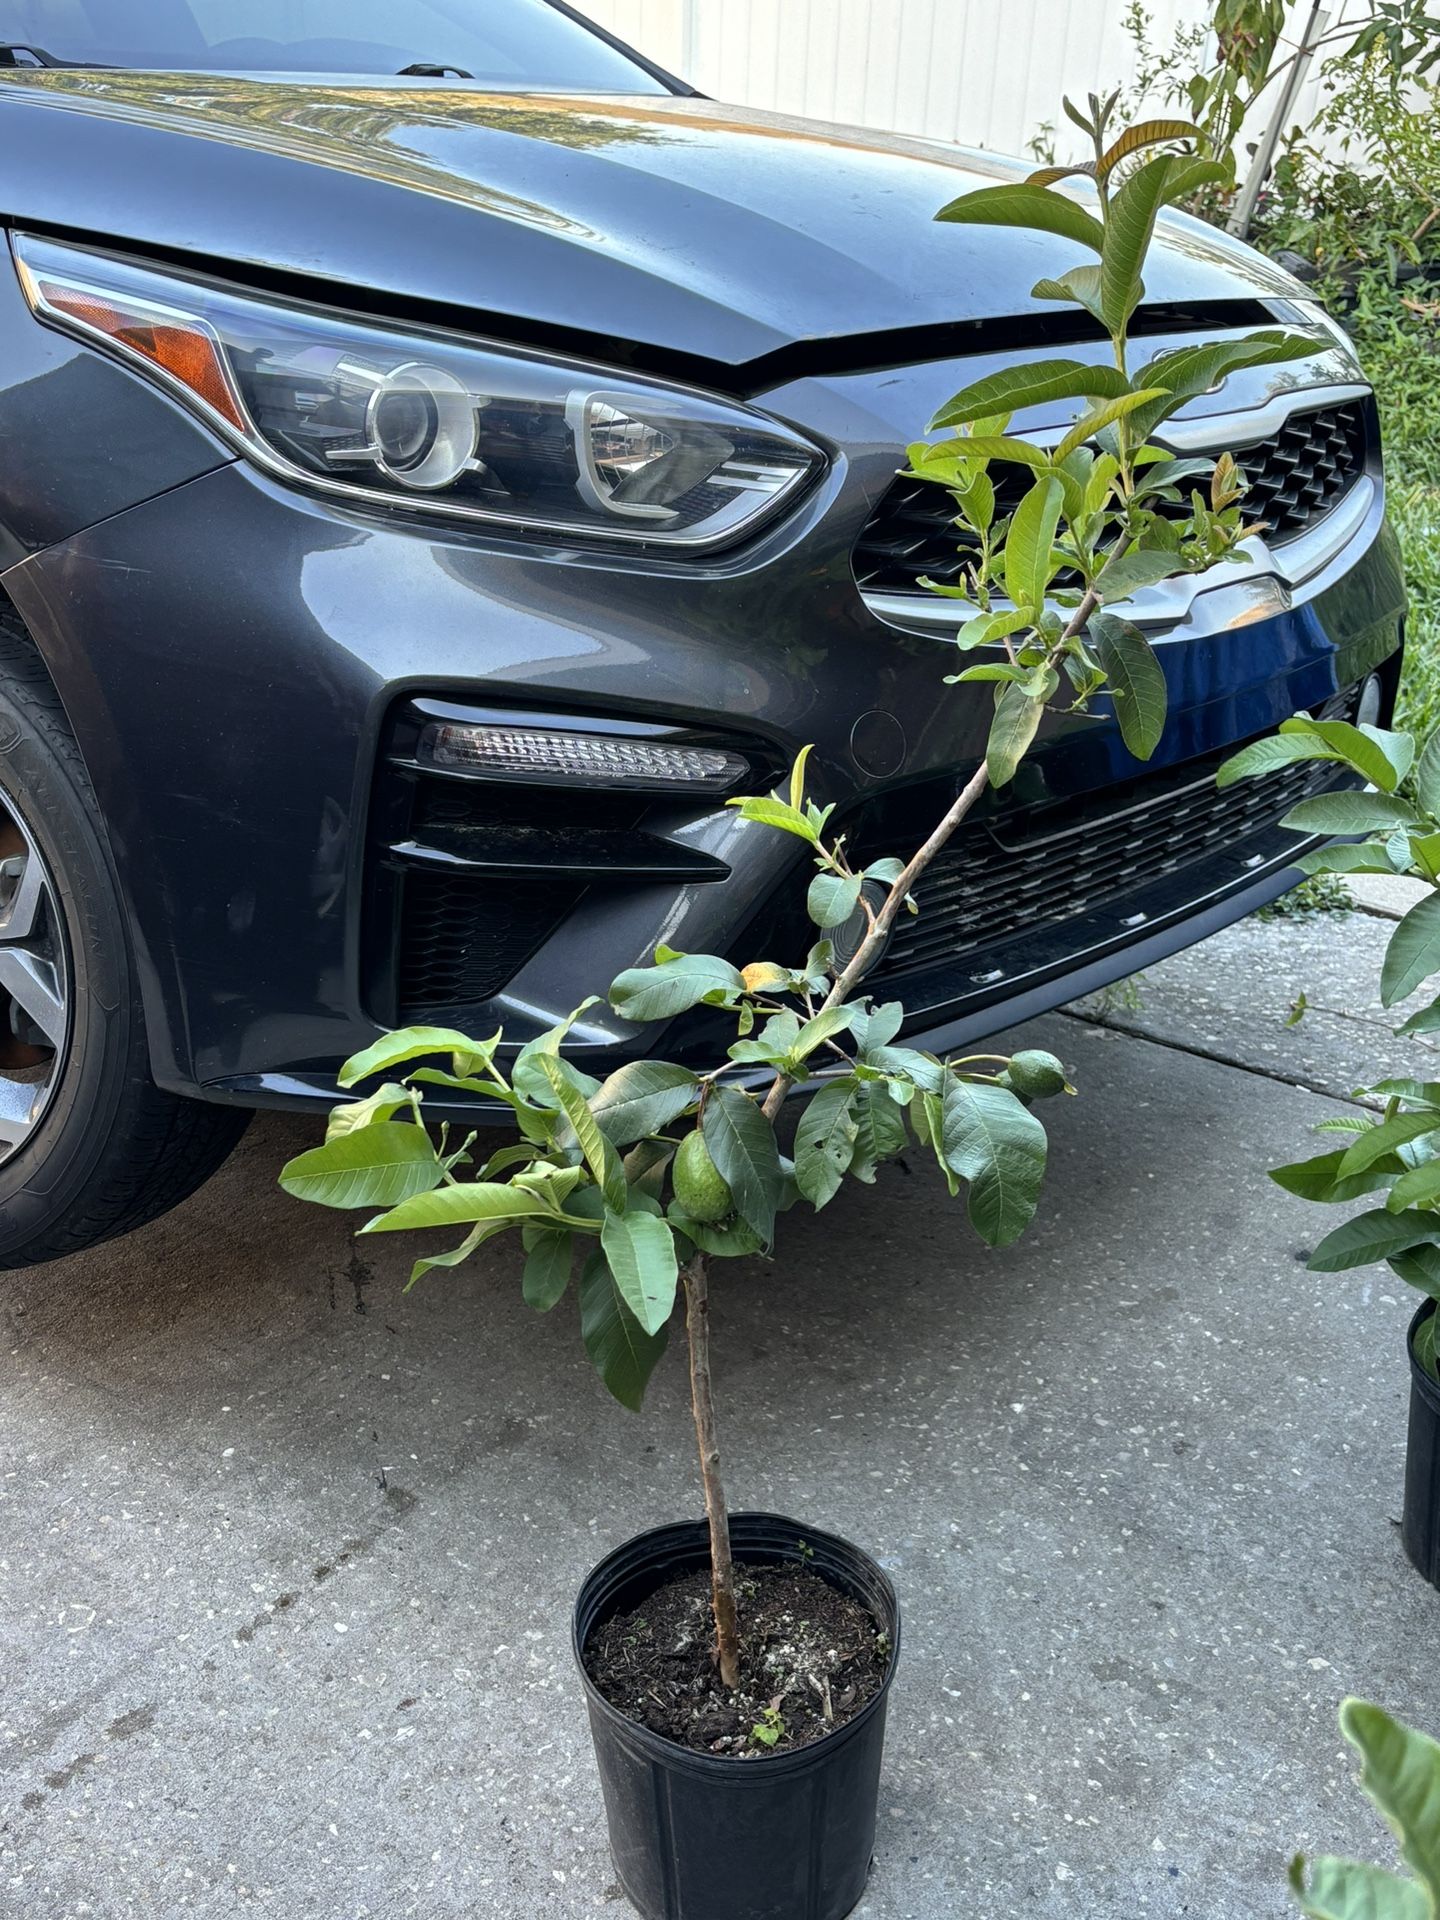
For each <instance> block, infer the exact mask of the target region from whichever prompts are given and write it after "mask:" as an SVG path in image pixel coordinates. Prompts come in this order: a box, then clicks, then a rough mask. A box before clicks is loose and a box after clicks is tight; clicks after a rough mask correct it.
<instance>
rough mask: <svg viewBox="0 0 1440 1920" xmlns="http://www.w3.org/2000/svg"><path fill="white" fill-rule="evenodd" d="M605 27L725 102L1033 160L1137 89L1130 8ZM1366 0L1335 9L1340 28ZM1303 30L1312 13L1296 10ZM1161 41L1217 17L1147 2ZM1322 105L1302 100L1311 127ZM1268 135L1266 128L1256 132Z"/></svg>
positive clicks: (663, 17)
mask: <svg viewBox="0 0 1440 1920" xmlns="http://www.w3.org/2000/svg"><path fill="white" fill-rule="evenodd" d="M577 3H578V4H579V5H580V6H581V8H582V10H583V11H585V12H587V13H589V14H590V15H591V16H592V17H593V18H594V19H595V20H597V21H599V22H600V24H601V25H602V26H606V27H608V28H610V30H611V31H612V32H614V33H618V34H620V35H621V37H622V38H624V39H626V40H629V41H631V42H632V43H633V44H634V45H635V46H637V47H639V48H641V49H642V50H643V51H644V52H646V53H648V54H649V55H650V56H651V58H652V59H655V60H658V61H659V62H660V63H661V64H662V65H663V66H667V67H669V68H670V69H671V70H672V71H674V72H676V73H679V74H681V75H683V76H684V77H685V78H686V79H687V80H691V81H693V82H694V84H695V85H696V86H698V87H699V88H700V89H701V90H702V91H703V92H705V93H708V94H713V95H714V96H715V97H716V98H717V99H720V100H728V101H734V102H737V103H738V104H741V105H745V106H754V107H771V108H775V109H778V110H779V111H781V112H785V113H797V114H805V115H808V116H810V117H811V118H813V119H817V120H838V121H842V122H848V123H851V124H854V125H858V126H871V127H888V128H894V129H898V130H899V131H901V132H904V133H917V134H925V135H928V136H929V137H931V138H932V139H938V140H956V141H959V142H960V143H961V144H962V145H965V146H976V147H989V148H992V149H994V150H996V151H999V152H1009V153H1013V152H1017V151H1022V152H1023V151H1024V149H1025V146H1026V142H1027V141H1028V140H1029V139H1030V138H1031V136H1032V135H1034V134H1035V133H1036V132H1038V130H1039V129H1040V127H1041V126H1042V125H1043V124H1044V123H1045V122H1046V121H1050V122H1052V123H1056V124H1058V125H1059V126H1060V128H1061V132H1060V134H1059V143H1060V150H1061V152H1062V153H1065V154H1067V155H1069V154H1071V153H1073V152H1074V151H1075V150H1076V146H1077V143H1078V136H1076V135H1075V134H1074V132H1073V129H1071V128H1070V127H1069V125H1068V123H1066V122H1065V121H1064V120H1063V119H1062V117H1061V113H1060V99H1061V96H1062V94H1063V93H1065V92H1069V93H1071V94H1074V95H1079V96H1081V97H1083V96H1084V95H1085V94H1086V93H1088V92H1090V91H1092V90H1093V91H1097V92H1098V91H1102V90H1104V89H1107V88H1110V87H1114V86H1117V85H1120V84H1122V83H1125V84H1128V83H1129V82H1130V81H1131V80H1132V79H1133V77H1134V68H1135V61H1134V48H1133V46H1132V44H1131V42H1130V39H1129V37H1128V36H1127V34H1126V33H1125V30H1124V27H1123V25H1122V16H1123V12H1124V7H1123V4H1122V0H577ZM1367 10H1368V8H1367V0H1330V11H1331V14H1332V17H1334V18H1335V19H1344V18H1353V17H1356V16H1358V15H1360V14H1363V13H1364V12H1366V11H1367ZM1293 11H1294V17H1295V24H1296V27H1297V29H1298V27H1299V25H1300V24H1301V22H1302V20H1303V17H1304V13H1305V12H1307V11H1308V8H1307V7H1305V6H1304V4H1303V0H1297V4H1296V6H1295V8H1294V10H1293ZM1149 12H1150V14H1151V17H1152V39H1153V41H1154V43H1155V44H1156V45H1157V46H1164V45H1165V44H1166V42H1167V41H1168V40H1169V39H1170V38H1171V37H1172V36H1173V34H1174V31H1175V29H1176V27H1177V26H1179V25H1180V24H1182V23H1184V24H1191V23H1194V22H1196V21H1198V20H1201V19H1203V18H1205V17H1206V15H1207V14H1208V12H1209V8H1208V6H1207V5H1206V4H1205V0H1149ZM1318 98H1319V93H1318V88H1317V86H1316V83H1315V81H1314V79H1313V78H1312V80H1311V81H1310V82H1309V84H1308V85H1307V86H1306V87H1305V89H1304V90H1303V91H1302V93H1301V96H1300V100H1299V103H1298V105H1297V108H1296V111H1295V114H1294V116H1293V117H1294V118H1295V119H1297V120H1299V121H1300V122H1301V123H1302V124H1306V123H1308V121H1309V119H1310V117H1311V116H1312V115H1313V114H1314V112H1315V108H1316V105H1317V102H1318ZM1255 130H1256V131H1258V129H1255Z"/></svg>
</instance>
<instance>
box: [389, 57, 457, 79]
mask: <svg viewBox="0 0 1440 1920" xmlns="http://www.w3.org/2000/svg"><path fill="white" fill-rule="evenodd" d="M395 78H396V79H397V80H444V79H446V78H449V79H453V80H473V79H474V78H475V76H474V74H473V73H467V72H466V71H465V69H464V67H442V66H437V65H432V63H431V62H430V61H428V60H412V61H411V63H410V65H409V66H408V67H401V69H400V71H399V73H397V74H396V76H395Z"/></svg>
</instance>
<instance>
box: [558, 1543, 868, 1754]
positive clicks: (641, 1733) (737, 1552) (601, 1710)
mask: <svg viewBox="0 0 1440 1920" xmlns="http://www.w3.org/2000/svg"><path fill="white" fill-rule="evenodd" d="M747 1521H751V1522H757V1521H758V1522H760V1523H762V1524H764V1525H767V1526H773V1527H779V1528H783V1529H785V1530H786V1531H787V1532H789V1533H791V1534H792V1535H793V1536H794V1537H795V1538H796V1539H797V1540H805V1541H815V1542H820V1541H823V1542H824V1543H825V1545H826V1546H827V1547H830V1548H833V1549H838V1551H839V1552H840V1554H841V1555H852V1556H854V1557H855V1558H856V1559H859V1560H862V1561H864V1562H865V1563H866V1565H867V1566H868V1568H869V1570H870V1572H871V1574H872V1575H873V1577H874V1579H875V1581H876V1583H877V1584H878V1585H879V1587H880V1589H881V1591H882V1593H883V1595H884V1597H885V1599H886V1601H887V1602H888V1604H889V1610H890V1614H891V1618H892V1620H893V1621H894V1631H893V1632H892V1633H891V1636H890V1660H889V1664H888V1665H887V1667H886V1669H885V1677H884V1679H883V1680H882V1681H881V1682H880V1685H879V1687H878V1689H877V1690H876V1692H875V1694H874V1696H873V1698H871V1699H869V1700H867V1701H866V1703H865V1705H864V1706H863V1707H862V1708H861V1709H860V1711H859V1713H857V1714H856V1715H855V1718H854V1719H853V1720H847V1721H846V1723H845V1725H844V1726H843V1727H837V1728H836V1729H835V1731H834V1732H833V1733H827V1734H823V1735H822V1736H821V1738H820V1739H818V1740H812V1741H811V1742H810V1743H809V1745H808V1746H804V1747H796V1748H794V1749H793V1750H792V1751H791V1752H789V1753H768V1754H756V1755H754V1756H752V1757H750V1758H747V1759H744V1760H741V1759H737V1758H735V1757H734V1756H733V1755H730V1754H720V1753H697V1752H696V1751H695V1749H694V1748H693V1747H685V1746H682V1745H681V1744H680V1742H679V1741H678V1740H671V1739H668V1738H667V1737H666V1736H665V1735H664V1734H663V1733H656V1732H655V1731H654V1729H653V1728H651V1727H645V1726H642V1725H641V1724H640V1722H639V1721H638V1720H632V1719H631V1718H630V1716H629V1714H627V1713H622V1712H621V1711H620V1709H619V1708H618V1707H617V1706H614V1705H613V1704H612V1703H611V1702H610V1701H609V1700H607V1699H606V1698H605V1696H604V1694H603V1693H601V1691H600V1689H599V1688H598V1687H597V1686H596V1685H595V1683H594V1681H593V1680H592V1679H591V1678H590V1675H589V1673H588V1671H587V1670H586V1666H585V1657H584V1648H583V1646H582V1645H581V1641H580V1598H581V1596H582V1595H583V1594H584V1592H585V1589H586V1588H587V1587H588V1586H589V1584H590V1582H591V1581H592V1580H594V1579H595V1578H596V1576H597V1575H599V1574H601V1573H603V1572H604V1570H605V1569H606V1568H608V1567H609V1566H610V1565H611V1563H612V1562H614V1561H616V1560H619V1559H621V1558H622V1557H623V1556H626V1555H631V1554H633V1553H634V1552H635V1550H636V1549H637V1548H640V1549H643V1548H644V1547H645V1546H646V1545H647V1543H649V1542H652V1541H654V1542H655V1543H656V1544H657V1546H658V1543H659V1542H660V1541H661V1540H662V1539H664V1540H669V1541H674V1540H675V1537H676V1536H677V1535H683V1534H687V1533H690V1534H693V1533H699V1534H700V1535H701V1537H702V1543H703V1544H704V1545H706V1546H707V1547H708V1544H709V1523H708V1521H706V1520H704V1519H700V1520H678V1521H677V1520H672V1521H669V1522H667V1523H666V1524H665V1525H664V1526H659V1527H646V1528H645V1529H644V1530H643V1531H642V1532H640V1533H636V1534H632V1535H631V1537H630V1538H629V1539H628V1540H622V1541H621V1543H620V1544H619V1546H617V1547H615V1548H613V1549H612V1550H611V1551H610V1552H609V1553H607V1554H606V1555H605V1557H604V1558H603V1559H601V1560H597V1561H596V1562H595V1565H594V1566H593V1567H591V1569H590V1571H589V1572H588V1573H587V1574H586V1575H585V1578H584V1579H583V1580H582V1581H581V1583H580V1592H579V1593H578V1594H577V1595H576V1599H575V1604H574V1606H573V1607H572V1608H571V1610H570V1650H571V1653H572V1654H573V1655H574V1658H575V1665H576V1666H577V1668H578V1669H579V1672H580V1682H581V1685H582V1686H583V1687H584V1689H585V1694H586V1698H587V1699H588V1701H589V1704H590V1711H591V1712H592V1713H598V1714H599V1715H600V1716H601V1718H602V1719H604V1720H606V1721H607V1722H608V1723H609V1724H610V1725H611V1727H613V1728H614V1729H615V1730H616V1731H617V1732H618V1733H621V1734H624V1735H628V1736H629V1737H630V1738H631V1739H634V1740H636V1741H638V1742H639V1743H640V1744H641V1745H642V1746H644V1747H646V1748H648V1749H650V1750H651V1751H653V1752H656V1753H657V1754H660V1755H663V1757H664V1759H665V1761H666V1764H667V1765H670V1766H682V1767H685V1768H686V1769H687V1770H691V1771H695V1772H698V1773H702V1774H709V1775H711V1776H712V1777H714V1778H715V1779H725V1780H731V1781H734V1780H739V1779H744V1778H746V1777H748V1776H750V1775H752V1774H753V1775H754V1777H755V1778H756V1779H757V1780H758V1779H759V1778H761V1777H762V1775H764V1774H769V1775H771V1776H772V1777H773V1775H774V1774H776V1773H780V1772H786V1771H796V1770H798V1769H801V1768H804V1767H807V1766H816V1765H818V1764H819V1762H820V1759H821V1758H822V1756H824V1755H827V1754H830V1753H833V1752H834V1750H835V1748H836V1747H837V1746H839V1745H841V1744H844V1743H845V1742H848V1741H849V1740H852V1739H854V1738H856V1737H858V1735H859V1734H860V1733H861V1731H862V1730H863V1729H864V1728H865V1727H866V1726H867V1725H868V1724H869V1723H870V1721H871V1720H873V1719H874V1717H875V1715H876V1714H877V1713H879V1712H881V1711H883V1709H884V1707H885V1703H886V1701H887V1699H888V1697H889V1693H890V1684H891V1682H892V1681H893V1680H894V1678H895V1673H896V1669H897V1668H898V1666H899V1664H900V1633H901V1622H900V1602H899V1599H898V1597H897V1596H896V1592H895V1588H894V1585H893V1583H892V1582H891V1579H890V1576H889V1574H888V1573H886V1571H885V1569H884V1568H883V1567H882V1566H881V1565H880V1563H879V1561H878V1560H876V1559H875V1557H874V1556H873V1555H872V1554H869V1553H867V1552H866V1551H865V1549H864V1548H863V1547H857V1546H856V1545H855V1543H854V1541H853V1540H847V1539H845V1537H844V1536H843V1535H842V1534H838V1533H831V1532H830V1531H829V1530H828V1529H827V1528H824V1527H811V1526H806V1525H805V1524H804V1523H803V1522H802V1521H799V1520H792V1519H791V1518H790V1517H789V1516H788V1515H787V1514H779V1513H751V1512H745V1513H732V1514H731V1516H730V1526H731V1530H732V1536H733V1531H734V1529H735V1528H736V1527H737V1526H742V1525H744V1523H745V1522H747ZM731 1547H732V1551H733V1553H734V1557H735V1559H736V1561H737V1562H743V1561H744V1559H745V1557H746V1555H745V1543H744V1542H743V1541H738V1540H735V1539H733V1537H732V1541H731ZM762 1557H763V1558H764V1559H767V1560H773V1559H775V1558H777V1557H778V1558H781V1559H786V1558H794V1559H795V1560H796V1563H797V1564H800V1565H804V1564H805V1563H804V1562H803V1561H802V1560H800V1559H799V1556H798V1555H796V1556H792V1555H786V1554H785V1553H784V1551H783V1549H780V1548H774V1547H771V1548H767V1549H766V1551H765V1553H764V1555H763V1556H762ZM642 1565H643V1556H642Z"/></svg>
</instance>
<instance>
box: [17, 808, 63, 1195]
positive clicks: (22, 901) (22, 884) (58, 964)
mask: <svg viewBox="0 0 1440 1920" xmlns="http://www.w3.org/2000/svg"><path fill="white" fill-rule="evenodd" d="M69 1038H70V980H69V966H68V959H67V954H66V950H65V933H64V925H63V922H62V920H61V918H60V911H59V906H58V903H57V899H56V890H55V882H54V879H53V877H52V875H51V873H50V869H49V866H48V865H47V864H46V861H45V857H44V855H43V854H42V853H41V851H40V849H39V847H38V845H37V844H36V841H35V837H34V835H33V834H32V833H31V831H30V829H29V827H28V826H27V825H26V823H25V819H24V816H23V815H22V813H21V812H20V809H19V807H18V806H17V805H16V804H15V802H14V801H13V800H12V799H11V798H10V796H9V794H7V793H6V792H4V790H3V789H0V1164H3V1163H4V1162H5V1161H7V1160H10V1159H12V1158H13V1157H14V1155H15V1154H16V1153H18V1152H19V1151H20V1149H21V1147H23V1146H24V1144H25V1142H26V1141H27V1140H28V1139H29V1137H30V1135H31V1134H32V1133H33V1132H34V1130H35V1128H36V1126H37V1125H38V1123H39V1121H40V1119H41V1116H42V1115H43V1114H44V1112H45V1109H46V1107H47V1106H48V1105H49V1104H50V1100H51V1097H52V1095H53V1094H54V1091H55V1088H56V1086H57V1085H58V1084H59V1080H60V1075H61V1072H62V1070H63V1068H64V1064H65V1055H66V1049H67V1046H68V1043H69Z"/></svg>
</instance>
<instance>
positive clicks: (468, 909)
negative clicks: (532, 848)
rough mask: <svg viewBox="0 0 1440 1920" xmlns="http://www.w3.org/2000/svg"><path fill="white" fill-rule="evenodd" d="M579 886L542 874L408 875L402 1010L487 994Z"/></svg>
mask: <svg viewBox="0 0 1440 1920" xmlns="http://www.w3.org/2000/svg"><path fill="white" fill-rule="evenodd" d="M583 891H584V888H583V887H581V886H576V885H574V884H573V883H568V882H566V881H564V880H561V881H559V882H558V883H557V882H556V881H555V880H553V879H548V878H546V879H532V880H518V879H508V880H503V881H497V880H476V879H474V878H472V877H470V876H468V875H463V876H462V875H459V874H449V873H412V874H408V875H407V876H406V880H405V896H404V898H405V906H404V937H403V940H402V942H401V948H400V980H399V987H400V1007H401V1014H402V1017H408V1016H409V1015H410V1014H412V1013H418V1012H422V1011H423V1010H424V1009H426V1008H433V1007H463V1006H472V1005H474V1004H476V1003H477V1002H479V1001H482V1000H489V999H491V998H493V996H494V995H495V994H497V993H499V992H500V990H501V989H502V988H503V987H504V985H505V983H506V982H507V981H508V980H510V979H511V978H512V977H513V975H514V974H515V973H516V972H518V970H519V969H520V968H521V967H522V966H523V965H524V963H525V962H526V961H527V960H528V959H529V958H530V956H531V954H532V953H534V952H535V950H536V948H537V947H539V946H540V945H541V944H542V943H543V942H544V941H545V940H546V939H547V938H548V937H549V936H550V934H551V933H553V932H554V930H555V928H556V927H558V926H559V925H560V922H561V921H562V920H563V919H564V918H565V916H566V915H567V914H568V913H570V912H571V911H572V909H573V908H574V906H575V904H576V902H577V901H578V900H579V898H580V895H581V893H582V892H583Z"/></svg>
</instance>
